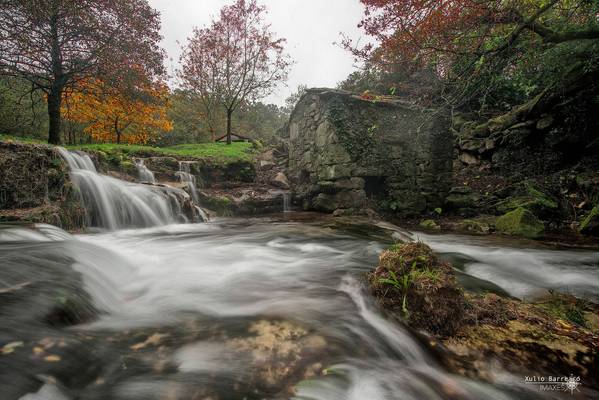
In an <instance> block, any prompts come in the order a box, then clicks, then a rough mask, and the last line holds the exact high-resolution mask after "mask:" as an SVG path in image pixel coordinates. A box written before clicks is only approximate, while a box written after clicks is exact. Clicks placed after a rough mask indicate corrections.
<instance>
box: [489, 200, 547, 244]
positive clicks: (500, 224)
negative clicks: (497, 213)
mask: <svg viewBox="0 0 599 400" xmlns="http://www.w3.org/2000/svg"><path fill="white" fill-rule="evenodd" d="M495 227H496V228H497V230H498V231H499V232H502V233H506V234H508V235H514V236H522V237H525V238H530V239H534V238H537V237H539V235H540V234H541V233H542V232H543V230H544V229H545V227H544V225H543V223H542V222H541V221H540V220H539V219H538V218H537V217H536V216H535V215H534V214H533V213H532V212H530V211H528V210H527V209H525V208H522V207H518V208H517V209H515V210H514V211H510V212H508V213H507V214H504V215H502V216H501V217H499V218H497V222H496V223H495Z"/></svg>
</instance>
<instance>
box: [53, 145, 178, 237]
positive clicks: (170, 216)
mask: <svg viewBox="0 0 599 400" xmlns="http://www.w3.org/2000/svg"><path fill="white" fill-rule="evenodd" d="M58 151H59V152H60V154H61V156H62V157H63V158H64V160H65V161H66V162H67V163H68V165H69V168H70V171H71V172H70V174H71V180H72V182H73V184H74V185H75V186H76V187H77V188H78V189H79V192H80V193H81V198H82V202H83V205H84V207H85V209H86V212H87V216H88V223H89V225H91V226H96V227H101V228H106V229H110V230H116V229H121V228H128V227H150V226H157V225H166V224H170V223H176V222H182V221H185V220H186V219H187V218H185V216H184V215H183V214H182V204H184V203H185V199H188V200H187V201H189V196H188V195H187V194H186V193H185V192H184V191H183V190H180V189H176V188H172V187H169V186H152V185H144V184H139V183H131V182H125V181H122V180H120V179H115V178H112V177H110V176H107V175H102V174H99V173H98V172H97V171H96V167H95V166H94V163H93V161H92V160H91V158H90V157H89V156H88V155H87V154H85V153H83V152H76V151H67V150H66V149H64V148H60V147H59V148H58Z"/></svg>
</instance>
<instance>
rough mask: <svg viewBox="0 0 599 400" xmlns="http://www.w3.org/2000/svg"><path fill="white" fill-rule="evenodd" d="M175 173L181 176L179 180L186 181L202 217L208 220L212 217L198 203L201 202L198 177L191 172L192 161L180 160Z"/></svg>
mask: <svg viewBox="0 0 599 400" xmlns="http://www.w3.org/2000/svg"><path fill="white" fill-rule="evenodd" d="M175 175H176V176H177V177H178V178H179V180H180V181H181V182H182V183H185V184H186V185H187V190H189V193H190V195H191V198H192V199H193V202H194V204H195V205H196V210H197V212H198V214H200V217H202V219H203V220H204V221H208V220H209V219H210V218H209V217H208V214H206V212H205V211H204V210H203V209H202V208H201V207H199V206H198V205H197V204H199V202H200V199H199V196H198V188H197V186H196V177H195V175H193V174H192V173H191V162H189V161H179V171H177V173H176V174H175Z"/></svg>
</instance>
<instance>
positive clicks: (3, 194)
mask: <svg viewBox="0 0 599 400" xmlns="http://www.w3.org/2000/svg"><path fill="white" fill-rule="evenodd" d="M0 221H5V222H6V221H22V222H38V223H49V224H53V225H56V226H60V227H62V228H63V229H67V230H76V229H80V228H82V227H84V225H85V211H84V210H83V208H82V207H81V204H80V202H79V197H78V193H77V190H76V189H75V188H74V187H73V185H72V183H71V182H70V180H69V172H68V167H67V165H66V164H65V163H64V161H63V160H62V158H61V157H60V155H59V154H58V152H57V151H56V150H55V149H54V148H52V147H50V146H44V145H32V144H17V143H4V142H0Z"/></svg>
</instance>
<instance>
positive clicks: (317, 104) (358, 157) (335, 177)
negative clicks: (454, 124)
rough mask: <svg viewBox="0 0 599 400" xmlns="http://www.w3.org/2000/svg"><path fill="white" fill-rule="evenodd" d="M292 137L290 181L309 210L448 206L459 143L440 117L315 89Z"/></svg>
mask: <svg viewBox="0 0 599 400" xmlns="http://www.w3.org/2000/svg"><path fill="white" fill-rule="evenodd" d="M287 133H288V135H289V170H288V173H289V178H290V181H291V184H292V189H293V190H294V193H295V196H296V198H301V199H303V203H304V208H305V209H315V210H319V211H328V212H331V211H334V210H336V209H352V210H354V211H357V210H359V209H363V208H366V207H372V208H376V209H378V210H389V211H392V212H397V213H400V214H416V213H419V212H422V211H424V210H426V209H432V208H434V207H438V206H440V205H442V203H443V199H444V198H445V196H446V194H447V192H448V190H449V186H450V184H451V168H452V148H453V139H452V136H451V133H450V131H449V120H448V117H447V115H446V114H444V113H443V112H439V111H438V110H435V111H433V110H427V109H421V108H417V107H414V106H412V105H409V104H407V103H405V102H402V101H401V100H399V99H397V98H391V97H384V98H372V99H364V98H362V97H359V96H355V95H352V94H351V93H349V92H344V91H338V90H331V89H310V90H308V91H307V93H306V94H305V95H304V96H303V97H302V98H301V99H300V101H299V102H298V104H297V105H296V107H295V109H294V111H293V113H292V114H291V117H290V121H289V128H288V132H287Z"/></svg>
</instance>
